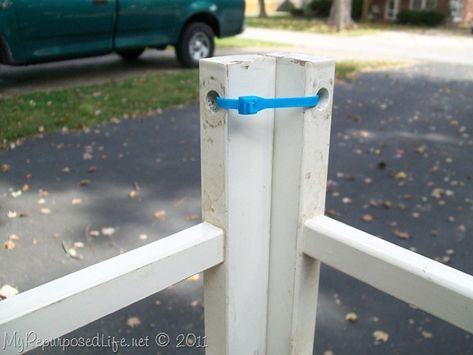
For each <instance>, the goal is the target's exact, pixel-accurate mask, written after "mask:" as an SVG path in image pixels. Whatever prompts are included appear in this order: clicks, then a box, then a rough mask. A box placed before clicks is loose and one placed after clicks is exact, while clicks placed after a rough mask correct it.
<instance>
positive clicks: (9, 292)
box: [0, 285, 18, 299]
mask: <svg viewBox="0 0 473 355" xmlns="http://www.w3.org/2000/svg"><path fill="white" fill-rule="evenodd" d="M17 294H18V290H17V289H16V288H14V287H13V286H10V285H3V286H2V288H0V299H5V298H10V297H13V296H16V295H17Z"/></svg>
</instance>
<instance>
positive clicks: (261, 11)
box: [258, 0, 268, 17]
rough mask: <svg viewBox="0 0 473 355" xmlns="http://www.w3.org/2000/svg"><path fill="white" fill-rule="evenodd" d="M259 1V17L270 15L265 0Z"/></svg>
mask: <svg viewBox="0 0 473 355" xmlns="http://www.w3.org/2000/svg"><path fill="white" fill-rule="evenodd" d="M258 2H259V17H268V14H267V13H266V6H265V4H264V0H258Z"/></svg>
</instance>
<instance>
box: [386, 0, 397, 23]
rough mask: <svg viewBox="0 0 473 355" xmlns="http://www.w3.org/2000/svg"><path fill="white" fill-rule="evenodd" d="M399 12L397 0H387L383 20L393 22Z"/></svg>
mask: <svg viewBox="0 0 473 355" xmlns="http://www.w3.org/2000/svg"><path fill="white" fill-rule="evenodd" d="M398 11H399V0H388V1H387V2H386V7H385V12H384V18H385V19H386V20H390V21H394V20H396V18H397V13H398Z"/></svg>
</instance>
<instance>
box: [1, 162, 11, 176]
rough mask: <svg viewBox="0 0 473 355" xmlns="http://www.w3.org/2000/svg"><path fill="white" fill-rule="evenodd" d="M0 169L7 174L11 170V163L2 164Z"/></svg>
mask: <svg viewBox="0 0 473 355" xmlns="http://www.w3.org/2000/svg"><path fill="white" fill-rule="evenodd" d="M0 170H1V171H2V173H4V174H6V173H8V172H9V171H10V165H8V164H2V165H0Z"/></svg>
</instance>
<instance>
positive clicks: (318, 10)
mask: <svg viewBox="0 0 473 355" xmlns="http://www.w3.org/2000/svg"><path fill="white" fill-rule="evenodd" d="M311 7H312V11H313V13H314V15H315V17H321V18H326V17H328V16H329V15H330V8H331V7H332V0H313V1H312V2H311Z"/></svg>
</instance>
